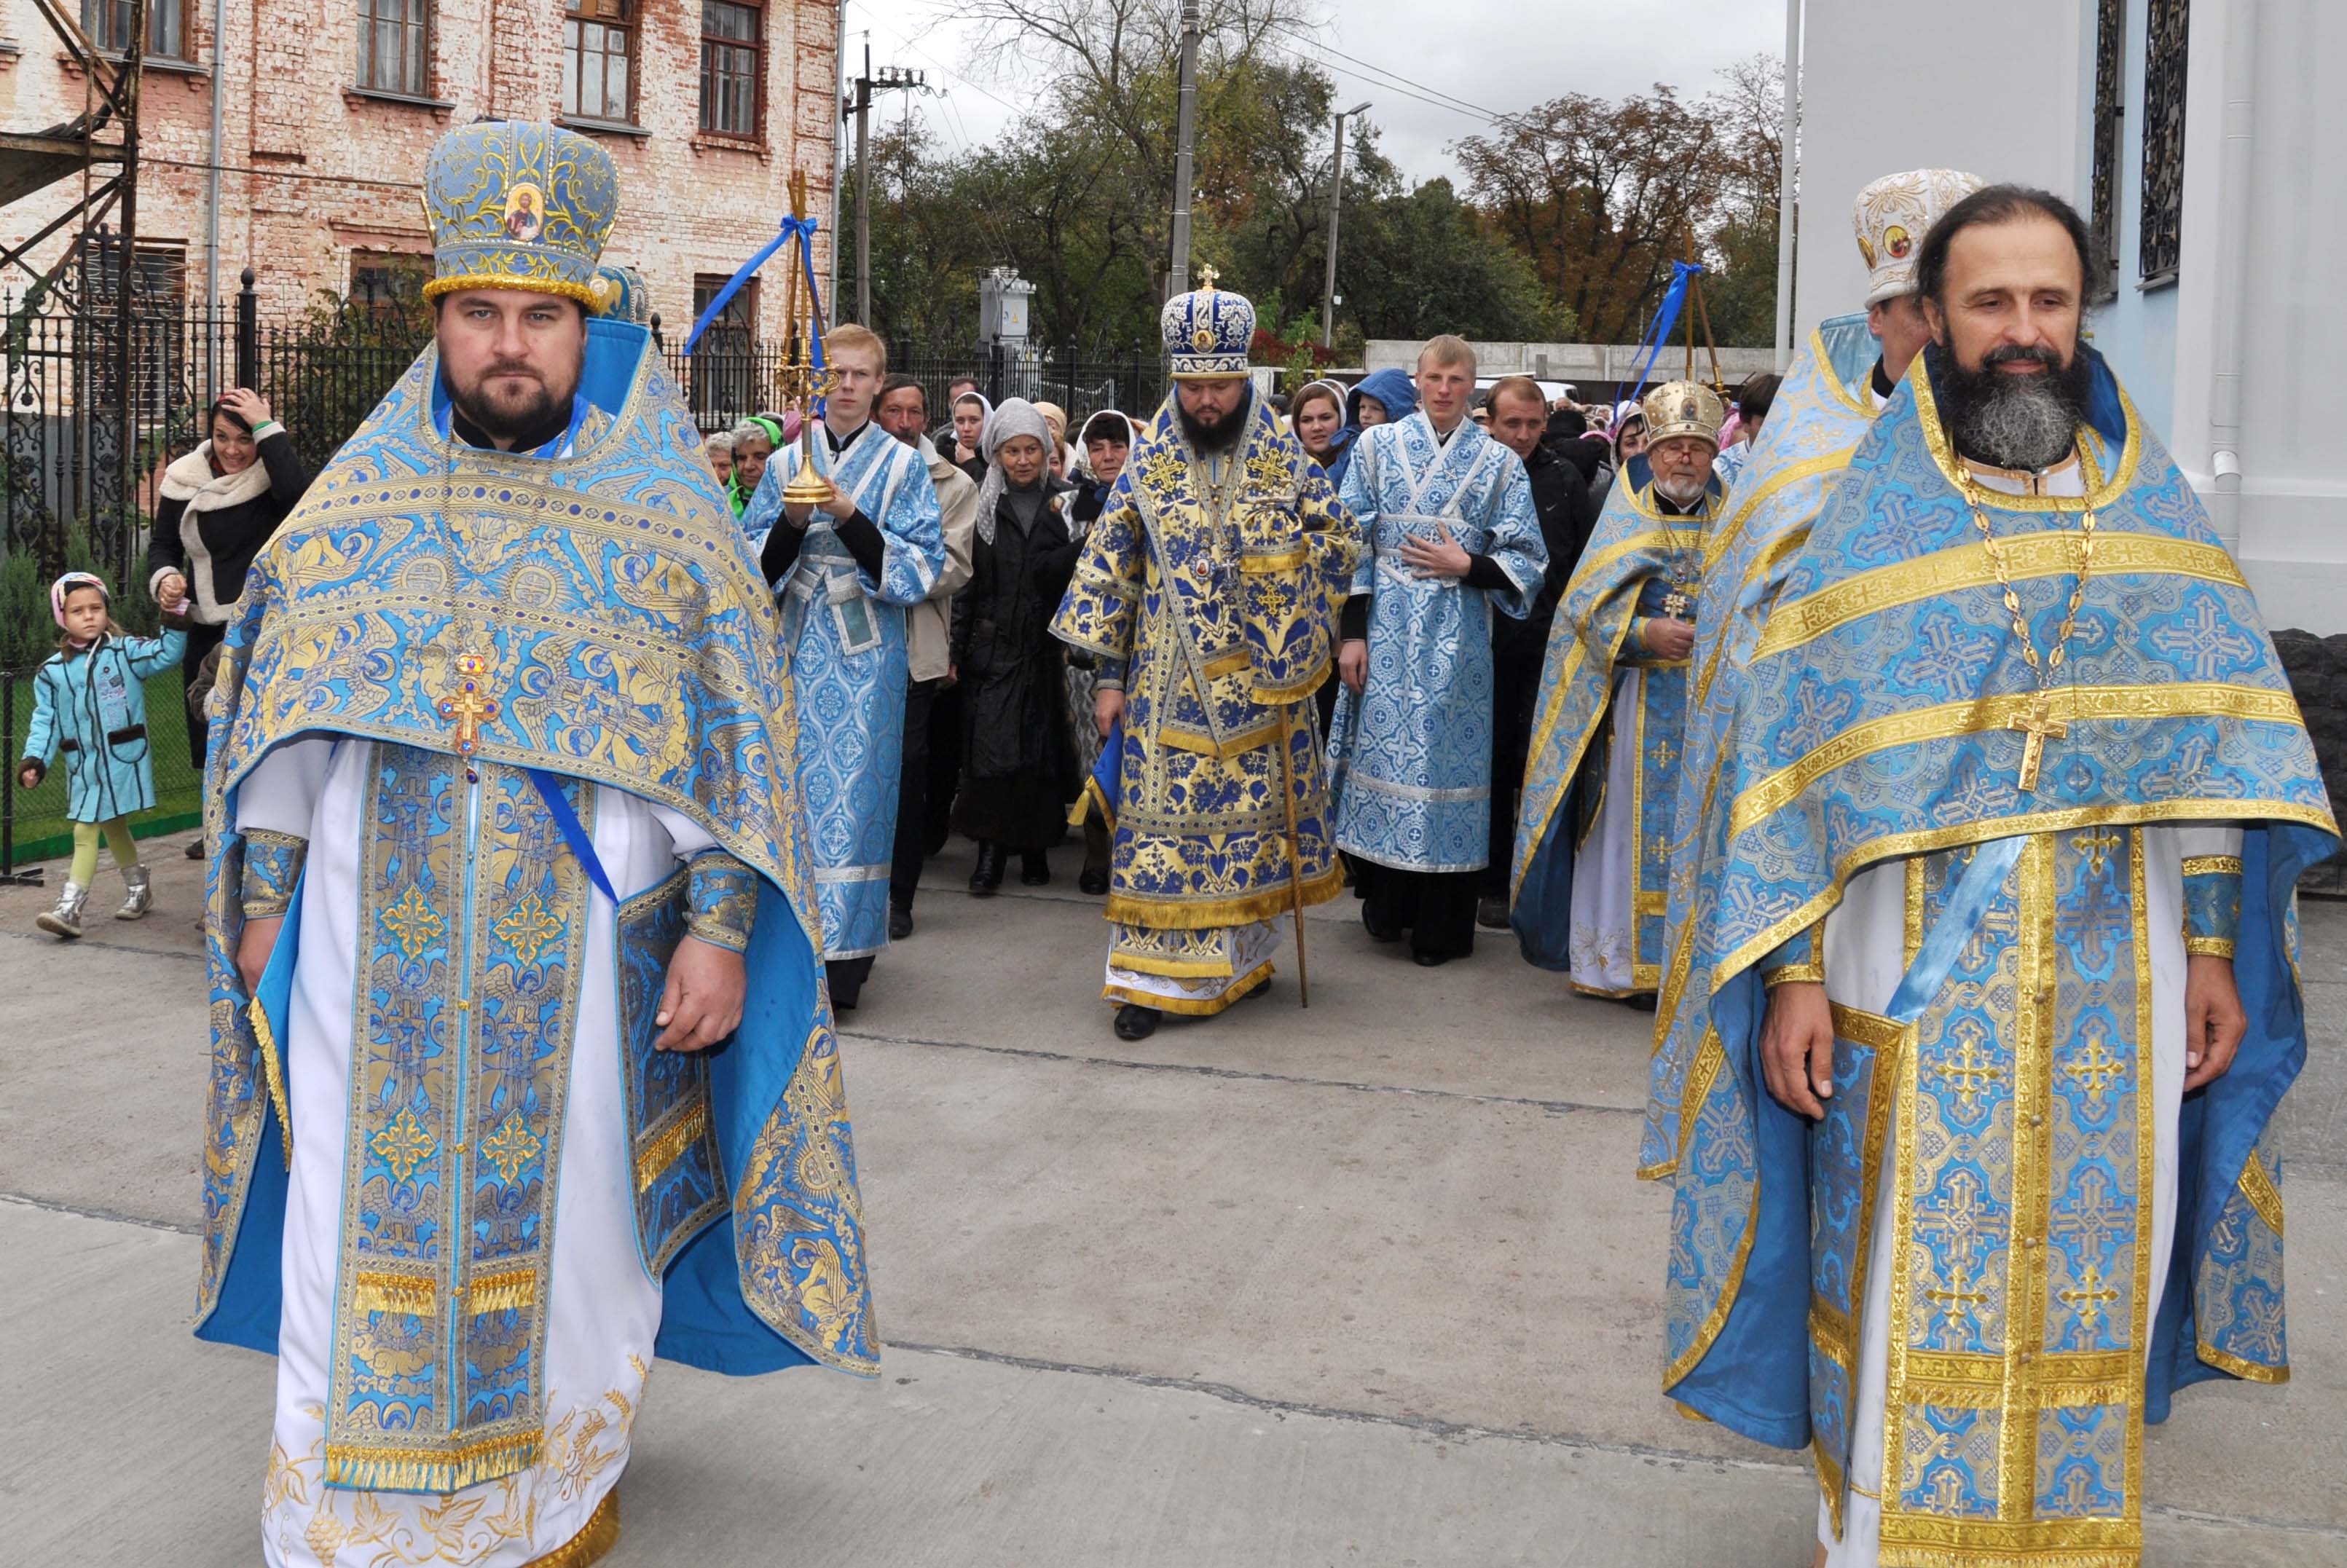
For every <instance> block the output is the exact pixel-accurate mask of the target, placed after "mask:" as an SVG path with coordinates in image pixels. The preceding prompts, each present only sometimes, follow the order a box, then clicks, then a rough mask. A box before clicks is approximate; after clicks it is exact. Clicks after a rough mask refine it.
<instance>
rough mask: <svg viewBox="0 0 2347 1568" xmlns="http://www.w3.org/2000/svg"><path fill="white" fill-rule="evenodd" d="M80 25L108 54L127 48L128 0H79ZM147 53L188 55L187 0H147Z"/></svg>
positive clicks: (171, 57)
mask: <svg viewBox="0 0 2347 1568" xmlns="http://www.w3.org/2000/svg"><path fill="white" fill-rule="evenodd" d="M81 28H82V31H83V32H85V33H87V34H88V35H89V40H90V42H91V43H93V44H96V45H97V46H98V47H99V48H101V49H103V50H105V51H106V52H107V53H108V54H109V55H119V54H121V53H122V52H123V51H124V50H126V49H128V48H129V47H130V0H81ZM147 52H148V53H149V55H152V56H159V57H160V58H162V59H167V60H184V59H186V58H187V57H188V7H187V0H148V5H147Z"/></svg>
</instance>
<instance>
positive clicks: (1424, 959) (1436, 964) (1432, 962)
mask: <svg viewBox="0 0 2347 1568" xmlns="http://www.w3.org/2000/svg"><path fill="white" fill-rule="evenodd" d="M1409 961H1410V962H1411V963H1413V964H1416V965H1417V966H1418V967H1419V968H1421V969H1439V968H1441V967H1442V966H1443V965H1445V964H1447V963H1449V962H1450V954H1448V953H1412V954H1411V955H1410V956H1409Z"/></svg>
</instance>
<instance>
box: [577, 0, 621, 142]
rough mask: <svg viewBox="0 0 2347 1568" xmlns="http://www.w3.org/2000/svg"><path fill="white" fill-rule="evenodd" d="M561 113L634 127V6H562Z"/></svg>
mask: <svg viewBox="0 0 2347 1568" xmlns="http://www.w3.org/2000/svg"><path fill="white" fill-rule="evenodd" d="M563 9H564V11H565V12H566V13H567V15H566V16H565V18H564V20H563V24H562V111H563V113H565V114H568V115H574V116H577V117H578V118H582V119H605V120H612V121H615V122H617V123H619V124H622V125H632V124H634V123H635V118H636V115H635V108H636V93H635V70H634V66H635V56H636V6H635V0H564V5H563Z"/></svg>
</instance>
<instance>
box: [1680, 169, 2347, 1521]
mask: <svg viewBox="0 0 2347 1568" xmlns="http://www.w3.org/2000/svg"><path fill="white" fill-rule="evenodd" d="M2087 255H2088V244H2087V238H2086V228H2085V225H2084V224H2083V223H2081V222H2080V220H2079V219H2078V216H2077V214H2076V213H2075V211H2073V210H2071V209H2070V208H2069V206H2068V205H2066V204H2065V203H2064V202H2063V201H2062V200H2059V199H2058V198H2055V197H2053V196H2049V195H2047V194H2045V192H2042V191H2034V190H2022V189H2019V188H2017V187H2014V186H1992V187H1990V188H1988V189H1985V190H1980V191H1978V192H1975V193H1974V194H1973V195H1971V196H1969V197H1966V198H1965V199H1964V200H1962V201H1960V202H1958V203H1956V204H1955V205H1954V206H1953V207H1952V208H1951V209H1949V210H1948V211H1947V213H1946V214H1945V215H1944V216H1943V217H1942V219H1941V220H1939V221H1938V222H1937V223H1936V224H1935V225H1934V226H1933V227H1932V231H1931V232H1930V234H1929V235H1928V236H1927V237H1926V238H1925V239H1924V241H1923V242H1922V247H1921V249H1920V251H1918V255H1917V268H1916V271H1917V284H1918V288H1919V292H1920V294H1921V297H1922V304H1923V310H1924V313H1925V317H1926V319H1927V321H1928V323H1929V324H1930V326H1931V329H1932V342H1931V343H1930V344H1929V345H1928V346H1927V347H1926V348H1925V349H1924V351H1923V358H1922V365H1921V368H1920V372H1918V373H1914V374H1909V375H1908V377H1907V378H1906V380H1905V382H1904V384H1902V385H1901V389H1900V391H1899V392H1898V394H1897V395H1895V396H1894V398H1893V399H1892V401H1891V405H1889V406H1888V407H1887V408H1886V409H1885V410H1884V412H1883V413H1882V415H1881V416H1880V417H1879V418H1878V419H1877V420H1876V421H1875V423H1874V425H1873V427H1872V428H1871V430H1870V432H1869V433H1868V434H1867V436H1865V438H1864V440H1863V441H1862V443H1861V444H1860V448H1859V451H1858V453H1857V455H1856V456H1855V458H1854V459H1853V460H1852V462H1851V464H1850V471H1849V473H1848V475H1847V476H1846V477H1845V478H1844V479H1843V480H1842V482H1841V483H1840V486H1839V487H1837V488H1836V489H1835V491H1834V492H1833V494H1832V495H1831V497H1829V499H1828V500H1827V501H1826V503H1825V505H1824V507H1823V509H1822V510H1821V511H1820V513H1819V518H1818V521H1817V524H1816V527H1815V528H1814V529H1813V530H1812V531H1811V533H1810V536H1809V540H1808V542H1807V544H1806V546H1805V547H1804V548H1803V551H1802V553H1801V555H1800V557H1799V559H1798V561H1797V562H1796V564H1795V565H1794V566H1793V568H1792V569H1791V570H1790V572H1789V573H1788V576H1787V578H1786V579H1785V583H1784V586H1783V589H1782V590H1781V592H1780V593H1779V594H1778V598H1777V600H1776V602H1775V604H1774V605H1773V607H1772V608H1771V609H1770V610H1769V612H1768V618H1767V620H1766V621H1765V622H1764V623H1763V625H1762V628H1761V631H1760V636H1759V641H1758V643H1757V644H1756V646H1755V649H1754V651H1753V655H1752V659H1751V661H1750V664H1749V683H1748V685H1747V688H1746V690H1745V691H1744V692H1743V693H1742V695H1741V697H1740V698H1739V700H1738V702H1737V710H1736V714H1735V721H1734V731H1733V734H1732V736H1731V738H1730V741H1729V743H1728V751H1727V755H1726V757H1725V759H1724V762H1723V767H1722V772H1721V774H1720V778H1719V782H1718V786H1717V790H1716V791H1715V792H1714V794H1712V796H1711V797H1710V800H1709V803H1708V804H1707V806H1706V808H1705V809H1706V812H1707V813H1711V812H1717V813H1724V814H1725V817H1726V820H1725V822H1724V823H1717V824H1712V825H1711V826H1705V827H1699V828H1698V831H1700V832H1702V834H1703V837H1702V839H1701V842H1705V843H1713V842H1720V843H1724V844H1725V845H1727V849H1726V853H1725V855H1724V856H1722V857H1721V858H1719V859H1717V860H1715V861H1712V862H1710V863H1709V864H1707V865H1706V866H1705V868H1704V870H1703V872H1702V876H1704V878H1705V880H1706V883H1707V884H1713V886H1708V887H1707V888H1706V897H1705V898H1704V899H1703V900H1702V903H1703V907H1704V908H1705V909H1706V911H1707V913H1706V915H1704V916H1703V917H1701V918H1700V919H1698V920H1697V921H1696V929H1695V931H1694V933H1693V943H1694V948H1695V951H1694V953H1693V957H1692V972H1694V973H1696V974H1703V973H1706V971H1707V972H1708V973H1709V974H1711V975H1712V976H1713V977H1714V981H1713V983H1714V999H1713V1009H1712V1010H1713V1022H1714V1028H1713V1029H1712V1030H1709V1031H1706V1033H1705V1035H1704V1037H1703V1038H1702V1039H1701V1040H1693V1039H1690V1038H1688V1036H1687V1035H1686V1033H1681V1034H1677V1035H1673V1036H1671V1037H1670V1038H1669V1039H1668V1040H1667V1042H1666V1047H1665V1050H1664V1052H1663V1053H1662V1056H1661V1058H1660V1059H1658V1060H1657V1061H1656V1063H1655V1070H1654V1081H1655V1084H1656V1085H1657V1086H1665V1085H1683V1086H1684V1088H1683V1091H1681V1092H1675V1093H1670V1094H1667V1095H1666V1094H1665V1093H1663V1092H1660V1091H1658V1092H1657V1094H1656V1096H1655V1104H1654V1106H1653V1107H1652V1108H1651V1110H1650V1113H1649V1114H1650V1119H1651V1122H1652V1125H1651V1126H1650V1128H1649V1136H1650V1138H1651V1139H1652V1140H1653V1141H1654V1143H1655V1145H1656V1146H1658V1147H1662V1148H1668V1149H1675V1150H1676V1153H1677V1158H1676V1170H1675V1172H1674V1173H1672V1179H1673V1181H1674V1183H1675V1186H1676V1194H1675V1202H1674V1205H1673V1218H1672V1225H1673V1235H1672V1242H1671V1248H1670V1261H1669V1264H1668V1266H1667V1279H1666V1285H1667V1295H1668V1300H1669V1318H1668V1347H1667V1354H1668V1357H1669V1360H1668V1365H1667V1368H1666V1370H1665V1377H1664V1386H1665V1389H1666V1390H1667V1391H1668V1392H1669V1394H1670V1395H1671V1397H1672V1398H1673V1399H1676V1400H1677V1401H1678V1402H1679V1403H1680V1404H1681V1405H1682V1406H1683V1407H1685V1408H1686V1409H1688V1410H1689V1411H1691V1412H1692V1413H1695V1414H1697V1415H1701V1416H1706V1417H1709V1418H1711V1419H1715V1420H1717V1421H1719V1422H1720V1423H1722V1424H1723V1425H1726V1426H1727V1427H1730V1428H1732V1429H1734V1430H1737V1431H1739V1432H1742V1433H1744V1434H1745V1435H1747V1436H1749V1437H1753V1438H1756V1439H1758V1440H1762V1441H1764V1442H1769V1443H1774V1444H1778V1445H1779V1446H1782V1447H1788V1448H1808V1449H1809V1450H1811V1452H1812V1453H1813V1455H1814V1456H1815V1459H1816V1463H1817V1468H1818V1474H1819V1483H1820V1490H1821V1492H1822V1496H1821V1500H1820V1504H1819V1518H1818V1541H1819V1544H1818V1548H1817V1553H1816V1561H1817V1562H1818V1563H1821V1564H1830V1565H1831V1568H1873V1565H1874V1564H1877V1563H1881V1564H1886V1565H1896V1564H1917V1563H1930V1564H1934V1565H1973V1564H1978V1565H1983V1568H1984V1565H1988V1564H1999V1565H2002V1564H2011V1563H2040V1562H2055V1561H2060V1562H2065V1563H2096V1564H2113V1565H2118V1564H2133V1563H2137V1562H2138V1561H2139V1560H2140V1557H2141V1553H2142V1542H2143V1506H2144V1477H2143V1428H2144V1424H2145V1423H2146V1422H2147V1421H2157V1420H2162V1419H2166V1417H2167V1415H2168V1405H2169V1399H2170V1397H2171V1395H2172V1394H2173V1393H2174V1391H2175V1390H2176V1389H2179V1388H2181V1387H2183V1386H2184V1385H2186V1384H2189V1383H2193V1382H2197V1381H2199V1380H2200V1379H2203V1378H2215V1377H2220V1376H2224V1377H2234V1378H2248V1379H2250V1380H2252V1381H2257V1382H2267V1383H2277V1382H2280V1381H2281V1380H2282V1379H2283V1378H2285V1377H2287V1375H2288V1368H2289V1362H2288V1357H2287V1353H2286V1348H2285V1338H2284V1316H2283V1303H2282V1274H2281V1251H2282V1231H2283V1225H2282V1199H2281V1192H2280V1161H2279V1159H2278V1157H2277V1153H2276V1150H2275V1147H2274V1142H2273V1138H2272V1134H2271V1132H2270V1127H2269V1121H2270V1117H2271V1115H2272V1112H2273V1110H2274V1107H2275V1105H2276V1104H2277V1102H2279V1101H2280V1098H2281V1096H2282V1093H2283V1092H2284V1091H2285V1090H2286V1089H2287V1088H2288V1087H2289V1085H2290V1082H2291V1079H2292V1078H2293V1077H2294V1076H2295V1075H2296V1073H2297V1071H2298V1070H2299V1067H2300V1065H2301V1062H2302V1061H2304V1059H2305V1054H2306V1035H2305V1025H2304V1013H2303V1007H2302V1002H2301V995H2300V990H2299V984H2298V979H2297V970H2296V964H2295V961H2294V958H2293V948H2294V943H2295V934H2296V926H2295V920H2294V916H2293V907H2292V902H2291V898H2292V892H2291V890H2292V888H2293V887H2294V886H2295V884H2296V881H2297V877H2298V874H2299V872H2300V871H2301V870H2302V869H2303V868H2304V867H2305V866H2308V865H2310V864H2311V863H2313V862H2315V861H2318V860H2321V859H2324V858H2327V857H2328V856H2331V855H2332V853H2334V852H2335V851H2336V849H2337V847H2338V835H2337V828H2336V826H2335V825H2334V824H2333V822H2332V815H2331V810H2330V806H2329V804H2328V801H2327V797H2326V795H2325V794H2324V791H2323V787H2322V781H2321V777H2320V775H2319V774H2318V773H2317V771H2316V768H2315V763H2314V757H2313V753H2312V750H2311V746H2310V745H2309V743H2308V741H2307V736H2306V731H2305V727H2304V725H2303V723H2301V719H2300V716H2299V712H2298V706H2297V703H2296V702H2295V701H2293V699H2292V697H2291V691H2290V686H2289V684H2288V682H2287V681H2286V680H2285V679H2284V678H2283V675H2282V671H2281V670H2280V665H2279V664H2278V662H2277V661H2276V660H2275V657H2274V651H2273V645H2272V642H2271V641H2270V639H2269V638H2268V637H2267V635H2266V631H2265V628H2264V625H2263V623H2262V622H2261V620H2260V618H2259V615H2258V609H2257V604H2256V601H2255V600H2253V599H2252V598H2251V597H2250V591H2249V589H2247V588H2246V587H2245V586H2244V585H2243V583H2242V581H2241V578H2240V574H2239V569H2237V567H2236V566H2235V564H2234V562H2233V560H2232V558H2231V557H2230V556H2229V554H2228V553H2227V552H2226V549H2225V548H2224V547H2223V545H2221V544H2220V543H2219V541H2218V540H2217V538H2216V537H2215V535H2214V534H2213V533H2212V532H2211V531H2210V529H2209V521H2208V518H2207V516H2206V514H2205V513H2204V512H2203V511H2202V509H2201V506H2200V502H2199V500H2198V497H2195V495H2194V494H2193V492H2192V490H2191V488H2190V487H2188V485H2187V484H2186V483H2185V482H2184V479H2183V477H2182V476H2181V475H2180V474H2179V473H2178V469H2177V466H2176V465H2175V463H2174V462H2173V461H2172V460H2171V459H2170V457H2169V456H2168V453H2167V451H2166V450H2165V449H2164V448H2163V447H2162V446H2160V443H2159V441H2158V438H2157V436H2154V435H2153V434H2152V432H2151V431H2150V430H2149V429H2147V427H2146V426H2145V425H2144V424H2143V422H2142V420H2141V418H2140V417H2139V416H2138V415H2137V412H2136V410H2135V407H2134V405H2132V404H2131V403H2130V402H2129V401H2128V400H2127V395H2126V394H2125V392H2124V391H2123V390H2122V389H2121V388H2120V387H2119V385H2118V384H2117V382H2116V379H2115V378H2114V377H2113V376H2112V374H2111V373H2110V370H2109V368H2108V366H2106V364H2104V362H2103V361H2102V359H2101V358H2100V357H2099V356H2098V355H2096V354H2095V352H2094V351H2093V350H2092V349H2091V348H2089V347H2087V346H2086V345H2085V344H2084V343H2081V341H2080V333H2079V325H2080V312H2081V302H2082V297H2083V293H2084V285H2085V281H2086V277H2087V275H2088V272H2087ZM1713 826H1716V827H1717V829H1718V833H1717V837H1715V835H1714V833H1713V831H1712V830H1711V827H1713ZM1679 1051H1686V1052H1687V1053H1689V1055H1690V1056H1691V1058H1692V1060H1690V1061H1674V1060H1671V1058H1672V1056H1673V1055H1674V1054H1675V1053H1676V1052H1679Z"/></svg>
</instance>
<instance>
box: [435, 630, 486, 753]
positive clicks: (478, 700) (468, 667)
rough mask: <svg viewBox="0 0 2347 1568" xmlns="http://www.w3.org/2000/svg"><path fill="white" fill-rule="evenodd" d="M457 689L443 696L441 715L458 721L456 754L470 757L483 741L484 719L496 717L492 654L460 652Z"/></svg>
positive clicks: (456, 673) (457, 665) (457, 662)
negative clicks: (491, 683)
mask: <svg viewBox="0 0 2347 1568" xmlns="http://www.w3.org/2000/svg"><path fill="white" fill-rule="evenodd" d="M455 675H456V691H455V692H452V693H450V694H449V695H448V696H446V697H443V698H441V699H440V704H439V707H440V716H441V717H442V718H444V719H454V720H455V721H456V754H457V755H458V756H463V757H469V756H471V755H472V754H473V753H474V752H476V751H477V750H478V749H479V747H480V743H481V721H482V720H483V719H494V718H496V717H497V699H496V698H495V697H492V696H490V695H489V656H488V655H487V654H486V653H459V654H458V655H456V671H455Z"/></svg>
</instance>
